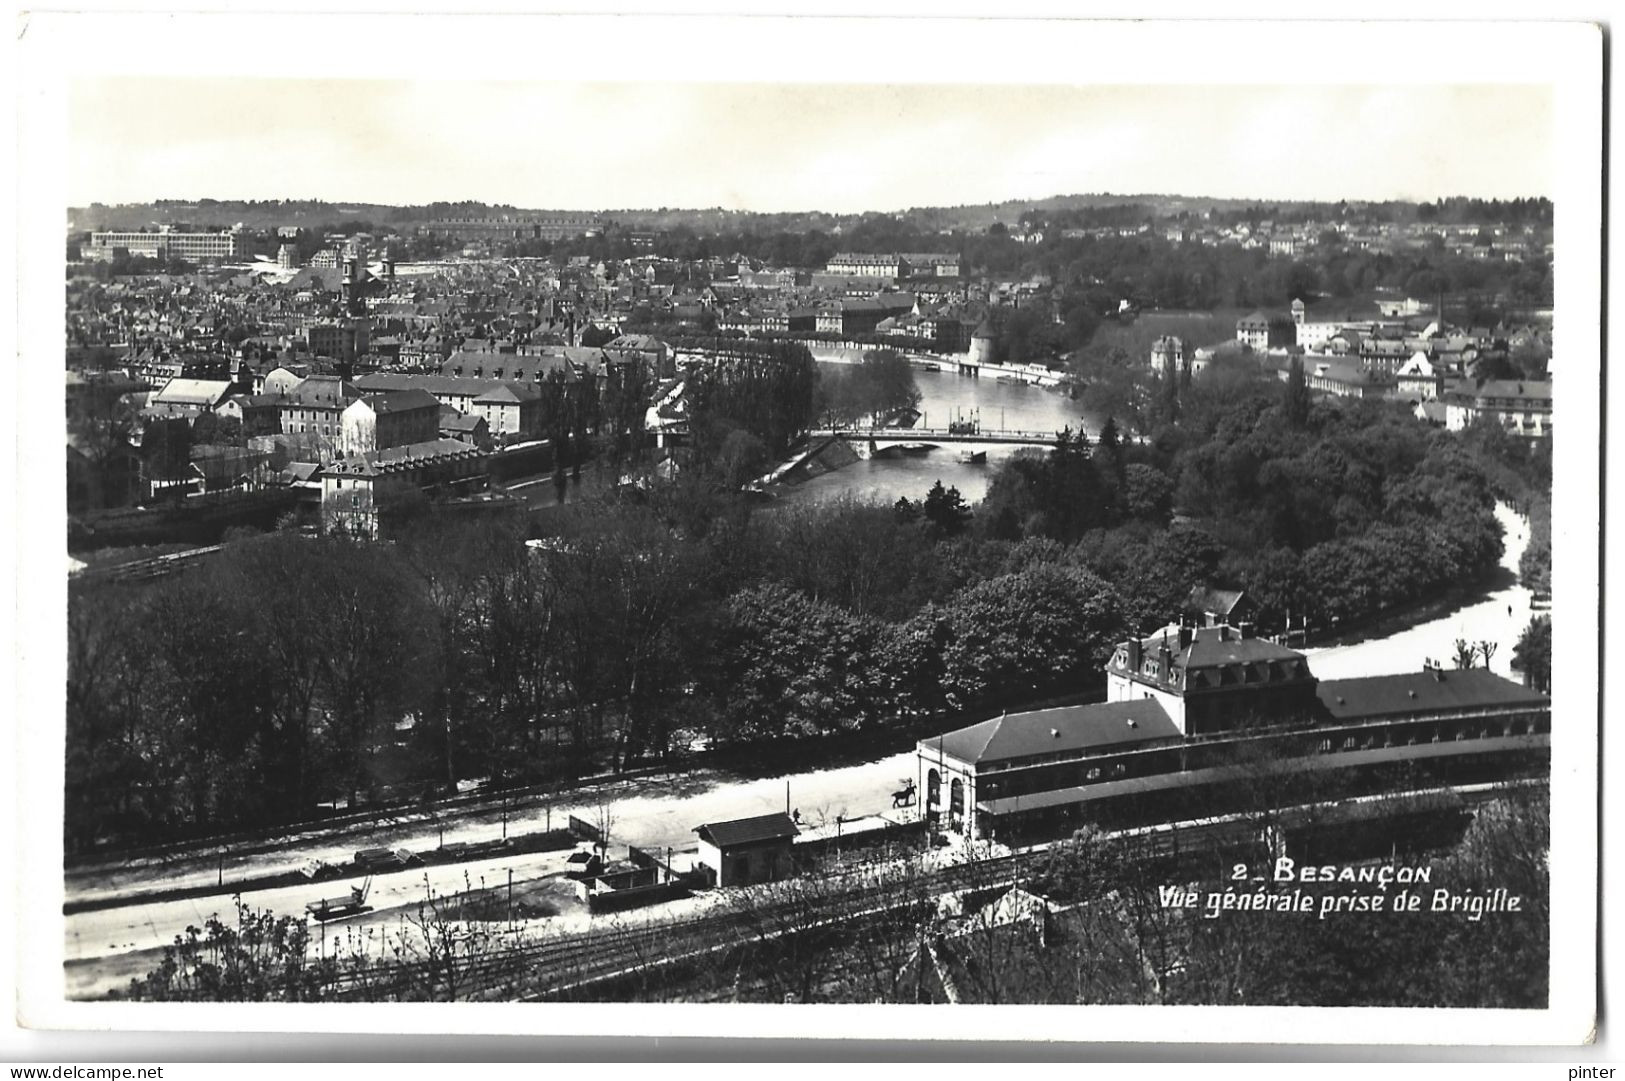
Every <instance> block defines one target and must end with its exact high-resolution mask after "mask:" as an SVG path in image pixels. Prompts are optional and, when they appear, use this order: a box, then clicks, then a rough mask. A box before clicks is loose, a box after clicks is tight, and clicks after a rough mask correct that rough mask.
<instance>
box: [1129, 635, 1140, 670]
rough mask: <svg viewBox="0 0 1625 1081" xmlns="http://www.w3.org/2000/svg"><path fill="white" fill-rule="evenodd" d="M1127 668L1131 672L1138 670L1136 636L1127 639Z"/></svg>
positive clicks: (1138, 651)
mask: <svg viewBox="0 0 1625 1081" xmlns="http://www.w3.org/2000/svg"><path fill="white" fill-rule="evenodd" d="M1128 669H1129V671H1131V672H1138V671H1139V670H1140V640H1139V639H1138V638H1130V639H1129V640H1128Z"/></svg>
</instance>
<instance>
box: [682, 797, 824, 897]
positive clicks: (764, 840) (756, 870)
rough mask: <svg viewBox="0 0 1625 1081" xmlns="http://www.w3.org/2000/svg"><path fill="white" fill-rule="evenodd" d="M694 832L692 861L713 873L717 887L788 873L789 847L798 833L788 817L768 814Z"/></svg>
mask: <svg viewBox="0 0 1625 1081" xmlns="http://www.w3.org/2000/svg"><path fill="white" fill-rule="evenodd" d="M694 832H695V833H698V834H699V835H700V853H699V856H698V858H697V859H696V861H695V862H696V863H699V864H703V865H705V866H706V867H707V868H709V869H710V870H711V871H712V872H713V873H714V875H715V881H716V884H717V885H718V886H749V885H752V884H754V883H757V882H772V881H774V880H775V879H780V878H784V877H786V876H788V875H789V874H790V871H791V867H792V864H791V859H790V846H791V843H792V842H793V841H794V839H795V836H796V834H798V833H799V832H801V831H800V830H798V829H797V828H796V824H795V823H794V822H792V821H791V820H790V816H789V815H787V814H768V815H758V816H756V817H755V818H736V819H734V820H733V821H731V822H710V823H707V824H705V825H703V826H699V827H697V828H696V829H695V830H694Z"/></svg>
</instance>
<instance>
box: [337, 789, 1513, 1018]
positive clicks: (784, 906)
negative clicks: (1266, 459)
mask: <svg viewBox="0 0 1625 1081" xmlns="http://www.w3.org/2000/svg"><path fill="white" fill-rule="evenodd" d="M1539 783H1540V782H1539V781H1514V782H1497V783H1486V784H1475V785H1465V786H1456V787H1453V788H1452V787H1444V788H1431V789H1421V790H1415V791H1410V792H1404V793H1395V794H1391V795H1386V796H1366V797H1357V798H1353V799H1347V800H1342V801H1339V802H1336V803H1329V804H1312V805H1305V806H1302V807H1296V808H1288V809H1286V810H1285V811H1284V812H1283V813H1282V816H1281V824H1282V825H1284V826H1285V827H1286V828H1292V827H1293V825H1294V824H1298V825H1301V824H1305V823H1306V822H1307V820H1308V818H1309V815H1310V812H1313V811H1320V812H1326V811H1335V810H1337V809H1340V808H1348V807H1362V808H1375V809H1380V808H1381V806H1382V805H1383V804H1394V803H1399V802H1400V801H1411V802H1409V803H1407V804H1406V805H1405V806H1403V807H1399V808H1396V809H1395V812H1391V813H1396V812H1397V813H1403V811H1404V810H1405V809H1406V807H1410V808H1414V807H1416V806H1417V803H1416V801H1419V800H1427V799H1437V800H1444V801H1447V802H1445V803H1442V804H1435V806H1436V807H1439V806H1443V807H1449V806H1452V805H1453V806H1455V807H1458V808H1463V809H1465V808H1466V807H1469V806H1472V805H1475V804H1477V803H1481V802H1484V801H1486V800H1489V799H1492V798H1495V797H1496V796H1498V795H1502V794H1504V793H1505V792H1507V791H1508V790H1509V789H1513V788H1518V787H1525V786H1528V785H1530V784H1539ZM1295 820H1296V821H1295ZM1100 839H1101V842H1102V843H1104V844H1108V845H1121V846H1131V852H1132V855H1133V856H1134V858H1136V859H1139V860H1145V861H1152V862H1158V863H1166V864H1167V865H1169V867H1170V869H1178V870H1180V871H1189V870H1191V869H1192V865H1193V864H1194V863H1196V862H1198V861H1202V860H1206V859H1210V858H1211V857H1212V856H1213V854H1215V853H1219V852H1225V851H1232V850H1235V849H1238V848H1240V847H1242V846H1246V845H1256V844H1258V843H1261V838H1260V836H1259V831H1258V828H1257V825H1256V823H1255V822H1253V821H1251V820H1249V819H1246V818H1244V817H1243V816H1240V815H1230V816H1223V817H1219V818H1214V819H1207V820H1199V821H1191V822H1182V823H1169V824H1161V825H1153V826H1141V827H1134V828H1128V829H1120V830H1113V831H1109V832H1105V833H1103V834H1102V835H1101V838H1100ZM1266 843H1267V842H1266ZM1051 847H1052V846H1050V845H1039V846H1034V847H1032V848H1030V849H1026V850H1023V851H1018V852H1012V853H1010V854H1008V855H999V856H989V857H986V858H981V859H972V860H968V861H966V862H963V863H956V864H951V865H948V866H944V867H938V868H932V869H929V870H925V871H923V872H921V871H919V870H917V869H911V867H910V866H909V864H908V863H907V861H904V860H896V861H891V862H888V863H885V864H879V865H864V866H860V867H858V868H855V869H853V870H850V871H845V872H840V873H837V874H835V875H832V876H829V877H827V878H823V879H817V880H791V884H789V885H785V884H781V886H780V887H779V892H780V893H782V892H783V891H784V890H785V889H786V888H788V889H790V890H791V891H792V892H791V895H790V896H789V897H787V898H783V899H772V898H771V896H769V897H768V898H764V899H763V900H762V901H761V902H758V901H754V900H753V899H751V898H750V897H749V896H748V895H744V894H742V895H740V900H739V902H738V903H737V904H736V905H735V906H734V907H730V908H728V909H726V910H724V911H719V912H713V913H709V914H706V915H702V916H697V917H694V918H691V919H686V920H669V921H660V922H656V921H654V920H649V921H647V922H644V923H641V924H615V925H611V926H608V927H604V928H597V929H593V930H589V931H585V932H578V933H564V934H557V935H550V936H548V937H545V938H539V939H535V940H531V941H528V942H524V943H522V944H519V945H516V946H512V947H506V948H502V949H498V950H496V951H494V952H491V953H488V954H485V955H483V956H480V957H476V958H472V959H468V958H458V959H456V960H455V961H454V963H453V964H452V965H450V966H449V967H448V966H447V964H446V963H445V961H444V960H443V959H441V960H431V959H419V960H412V961H407V962H404V963H400V964H396V965H393V966H391V967H390V968H389V969H388V970H387V971H386V970H379V971H376V972H372V971H366V970H362V971H359V972H352V973H347V974H345V975H343V976H342V977H341V978H340V981H339V983H338V984H337V985H336V987H335V988H334V997H336V998H339V999H356V1000H389V999H393V998H418V997H455V998H459V999H464V998H466V999H473V1000H480V999H494V998H500V999H503V1000H507V1001H513V1000H518V1001H546V1000H558V999H568V998H571V997H573V996H576V995H581V996H582V997H587V996H590V995H591V994H592V993H593V991H594V989H595V988H609V987H613V986H615V985H617V984H619V983H624V982H627V981H631V980H635V979H637V978H639V977H641V976H647V975H651V974H654V973H656V972H658V971H660V970H663V969H671V968H674V967H679V966H682V965H684V964H689V963H693V962H695V961H697V960H699V959H701V958H704V957H707V956H711V955H717V954H720V953H723V952H724V951H726V950H727V949H728V948H730V947H733V946H736V945H740V944H757V943H767V942H771V941H774V940H776V939H781V938H784V937H787V936H791V935H797V934H806V933H811V932H817V931H820V930H827V929H830V928H834V927H839V926H842V925H848V924H854V923H856V922H858V921H861V920H864V919H867V918H870V917H873V916H876V915H881V914H884V913H888V912H895V911H897V910H899V909H902V908H905V907H907V906H921V905H929V904H931V903H933V902H934V901H935V899H936V898H938V897H942V896H945V895H949V894H955V893H961V892H965V891H972V890H997V889H1002V888H1007V887H1009V886H1013V885H1017V884H1020V883H1023V882H1027V881H1030V880H1031V879H1032V878H1033V877H1035V876H1036V875H1037V874H1038V873H1039V872H1040V871H1041V870H1042V869H1043V867H1044V865H1045V863H1046V862H1047V861H1048V859H1049V857H1050V849H1051ZM795 883H804V885H802V886H799V887H798V886H796V885H794V884H795Z"/></svg>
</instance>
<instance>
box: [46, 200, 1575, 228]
mask: <svg viewBox="0 0 1625 1081" xmlns="http://www.w3.org/2000/svg"><path fill="white" fill-rule="evenodd" d="M555 209H556V208H516V207H512V206H506V205H502V204H496V205H492V204H487V203H482V202H477V201H464V202H456V203H429V204H427V205H422V206H389V205H384V204H379V203H334V202H328V201H325V200H320V199H263V200H256V199H250V200H234V199H198V200H195V201H189V200H180V199H165V200H159V201H158V202H155V203H127V204H121V205H118V206H107V205H104V204H102V203H92V204H91V205H90V206H88V207H70V208H69V210H68V221H69V222H71V223H72V225H73V228H74V229H76V230H96V229H138V228H143V227H147V226H153V225H188V226H193V227H196V228H226V227H229V226H231V225H234V224H236V223H238V222H241V223H242V224H243V225H244V226H245V227H247V228H249V229H255V230H265V229H274V228H276V227H278V226H284V225H287V226H306V227H310V226H322V225H333V224H337V223H339V222H344V221H364V222H367V223H369V224H371V225H373V226H375V227H384V228H390V227H393V228H399V229H409V228H411V227H412V226H413V225H414V224H416V223H418V222H423V221H428V220H432V219H435V218H442V217H484V216H487V215H500V214H517V215H525V214H547V213H552V212H555ZM1102 211H1105V213H1106V214H1107V215H1108V216H1109V218H1110V219H1111V220H1119V219H1120V220H1138V221H1144V220H1148V219H1157V218H1173V217H1179V216H1181V215H1187V216H1191V217H1199V216H1201V215H1202V214H1204V213H1211V214H1212V215H1214V216H1215V217H1218V216H1221V215H1224V216H1230V217H1236V218H1240V219H1244V220H1247V219H1250V220H1259V221H1262V220H1271V219H1273V220H1275V221H1277V222H1289V221H1303V220H1306V219H1320V220H1326V219H1329V218H1335V217H1338V216H1340V215H1345V214H1350V215H1355V216H1359V217H1363V218H1369V219H1373V220H1388V221H1410V220H1416V219H1419V218H1420V219H1422V220H1438V221H1446V220H1451V221H1462V220H1468V221H1489V220H1505V221H1543V222H1545V223H1548V224H1549V223H1550V221H1551V212H1552V204H1551V203H1550V201H1548V200H1545V199H1539V200H1533V199H1531V200H1523V199H1519V200H1513V201H1511V202H1502V203H1495V202H1492V203H1484V202H1482V201H1479V200H1468V199H1446V200H1440V201H1439V203H1437V204H1418V203H1406V202H1389V203H1315V202H1301V201H1299V202H1283V201H1278V200H1252V199H1214V198H1208V197H1204V196H1191V195H1158V194H1140V195H1127V194H1114V193H1111V192H1096V193H1088V194H1074V195H1052V196H1048V197H1046V198H1043V199H1010V200H1006V201H1004V202H999V203H983V204H977V205H969V206H952V207H911V208H909V209H907V210H895V211H874V212H870V213H866V214H828V213H824V212H822V211H816V210H809V211H797V212H791V213H773V214H765V213H756V212H751V211H738V210H727V209H724V208H722V207H708V208H682V207H660V208H658V209H654V208H641V209H636V208H633V209H620V210H615V209H606V210H603V211H600V213H602V214H603V216H604V217H605V218H607V219H608V220H609V221H611V222H613V223H615V224H616V225H618V226H620V227H621V228H624V229H631V230H638V229H651V230H673V229H691V230H693V231H694V232H695V233H698V234H702V235H704V234H717V233H737V232H754V233H757V234H772V233H780V232H784V233H806V232H809V231H812V230H818V231H820V232H823V233H827V234H834V233H835V232H836V230H837V229H839V230H841V231H843V232H844V231H845V230H847V229H848V228H850V227H851V226H854V225H856V224H858V223H859V222H862V221H864V220H866V219H869V220H872V219H875V218H882V219H895V220H898V221H902V222H907V223H908V224H910V225H912V226H913V227H914V228H916V229H918V230H921V231H925V232H952V231H961V232H985V231H986V230H987V229H988V228H989V227H990V226H992V225H993V224H994V223H995V222H998V223H1002V224H1004V225H1005V226H1007V227H1008V226H1014V225H1016V224H1018V223H1020V222H1022V221H1023V220H1024V219H1025V220H1031V221H1034V222H1035V223H1038V224H1043V223H1049V224H1052V225H1056V226H1063V225H1067V224H1078V223H1080V222H1083V221H1085V220H1089V219H1093V218H1098V217H1099V216H1100V213H1101V212H1102ZM1103 220H1104V219H1103Z"/></svg>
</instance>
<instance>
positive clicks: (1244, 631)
mask: <svg viewBox="0 0 1625 1081" xmlns="http://www.w3.org/2000/svg"><path fill="white" fill-rule="evenodd" d="M1254 633H1255V632H1254V631H1253V624H1252V621H1251V620H1246V619H1244V620H1242V621H1241V622H1239V623H1237V624H1236V635H1237V636H1238V637H1240V638H1251V637H1253V635H1254Z"/></svg>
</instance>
